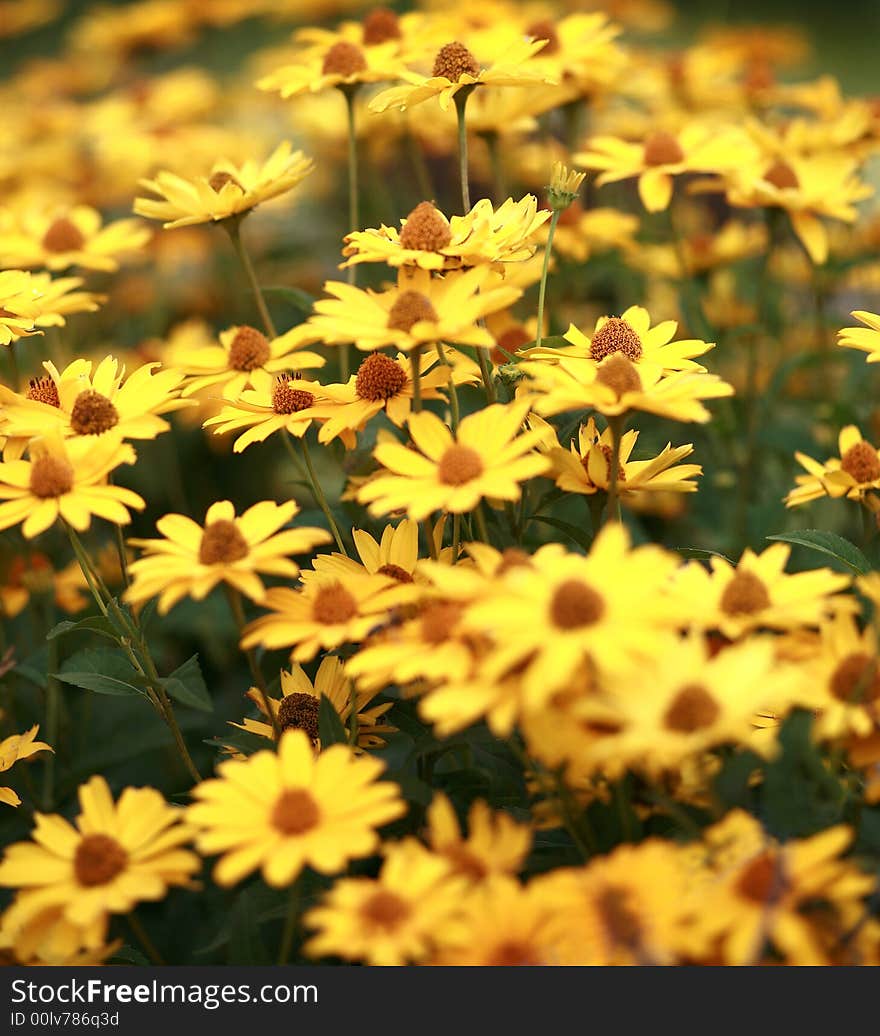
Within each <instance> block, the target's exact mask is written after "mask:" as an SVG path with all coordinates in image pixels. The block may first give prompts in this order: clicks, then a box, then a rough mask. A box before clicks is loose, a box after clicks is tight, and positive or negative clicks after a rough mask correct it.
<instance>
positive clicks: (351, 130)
mask: <svg viewBox="0 0 880 1036" xmlns="http://www.w3.org/2000/svg"><path fill="white" fill-rule="evenodd" d="M358 86H359V84H357V83H355V84H353V85H350V86H343V87H340V89H341V90H342V93H343V96H344V97H345V107H346V115H347V120H346V121H347V126H348V228H349V233H354V232H355V231H357V230H360V222H361V219H360V186H359V182H358V172H359V170H358V146H357V116H356V111H355V98H356V97H357V92H358ZM357 276H358V268H357V264H356V263H355V264H353V265H352V266H349V267H348V283H349V284H357ZM339 367H340V376H341V380H342V381H348V376H349V374H350V372H351V366H350V362H349V346H348V345H347V344H346V345H342V346H340V350H339Z"/></svg>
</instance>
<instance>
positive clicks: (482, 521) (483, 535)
mask: <svg viewBox="0 0 880 1036" xmlns="http://www.w3.org/2000/svg"><path fill="white" fill-rule="evenodd" d="M474 516H475V518H476V522H477V531H478V532H479V534H480V539H481V540H482V541H483V543H487V544H489V546H491V545H492V541H491V540H490V539H489V529H488V528H487V527H486V515H485V514H484V513H483V501H482V500H481V501H480V502H479V503H478V504H477V506H476V507H475V508H474Z"/></svg>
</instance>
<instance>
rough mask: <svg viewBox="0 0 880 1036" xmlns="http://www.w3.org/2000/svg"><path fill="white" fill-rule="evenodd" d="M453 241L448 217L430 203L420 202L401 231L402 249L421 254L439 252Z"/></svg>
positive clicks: (407, 218)
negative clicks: (410, 249)
mask: <svg viewBox="0 0 880 1036" xmlns="http://www.w3.org/2000/svg"><path fill="white" fill-rule="evenodd" d="M451 240H452V231H451V230H450V229H449V223H448V222H447V220H446V217H445V216H444V215H443V213H442V212H441V211H440V210H439V209H438V208H437V206H436V205H434V204H433V202H430V201H422V202H419V204H418V205H416V207H415V208H414V209H413V210H412V212H411V213H410V214H409V215H408V216H407V217H406V222H405V223H404V224H403V227H402V228H401V230H400V245H401V248H413V249H416V250H417V251H419V252H439V251H440V249H441V248H445V247H446V246H447V245H448V244H449V242H450V241H451Z"/></svg>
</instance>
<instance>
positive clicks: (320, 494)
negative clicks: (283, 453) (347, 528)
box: [284, 433, 348, 557]
mask: <svg viewBox="0 0 880 1036" xmlns="http://www.w3.org/2000/svg"><path fill="white" fill-rule="evenodd" d="M291 439H292V437H291V436H290V434H289V433H288V435H286V436H284V445H285V446H286V447H287V450H288V452H289V453H290V455H291V457H293V459H294V461H295V462H296V464H297V467H299V459H298V458H297V456H296V452H295V451H294V449H293V443H292V441H291ZM299 443H300V447H301V449H302V456H303V461H304V462H305V466H306V479H307V480H308V483H309V486H310V487H311V490H312V496H313V497H314V498H315V503H316V504H317V505H318V507H320V508H321V510H322V511H323V512H324V517H325V518H326V519H327V522H328V524H329V525H330V531H331V532H332V533H333V539H334V540H336V546H337V547H338V548H339V551H340V553H341V554H344V555H345V556H346V557H348V551H347V550H346V549H345V544H344V543H343V541H342V534H341V533H340V531H339V526H338V525H337V524H336V519H335V518H334V517H333V512H332V511H331V510H330V505H329V504H328V503H327V497H326V496H325V495H324V490H323V489H322V488H321V483H320V482H319V481H318V476H317V474H316V473H315V467H314V465H313V464H312V456H311V454H310V453H309V447H308V443H307V442H306V440H305V436H303V437H302V439H300V440H299Z"/></svg>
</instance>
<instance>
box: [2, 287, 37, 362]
mask: <svg viewBox="0 0 880 1036" xmlns="http://www.w3.org/2000/svg"><path fill="white" fill-rule="evenodd" d="M39 298H40V291H39V290H38V288H37V286H36V284H35V283H34V278H33V275H32V274H29V273H26V272H25V271H23V270H0V345H9V343H10V342H14V341H15V340H16V339H17V338H24V337H26V336H27V335H38V334H41V333H42V332H41V331H40V329H39V328H38V327H37V326H36V324H35V323H34V321H35V319H36V317H37V316H39V314H40V312H41V306H40V303H39Z"/></svg>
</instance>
